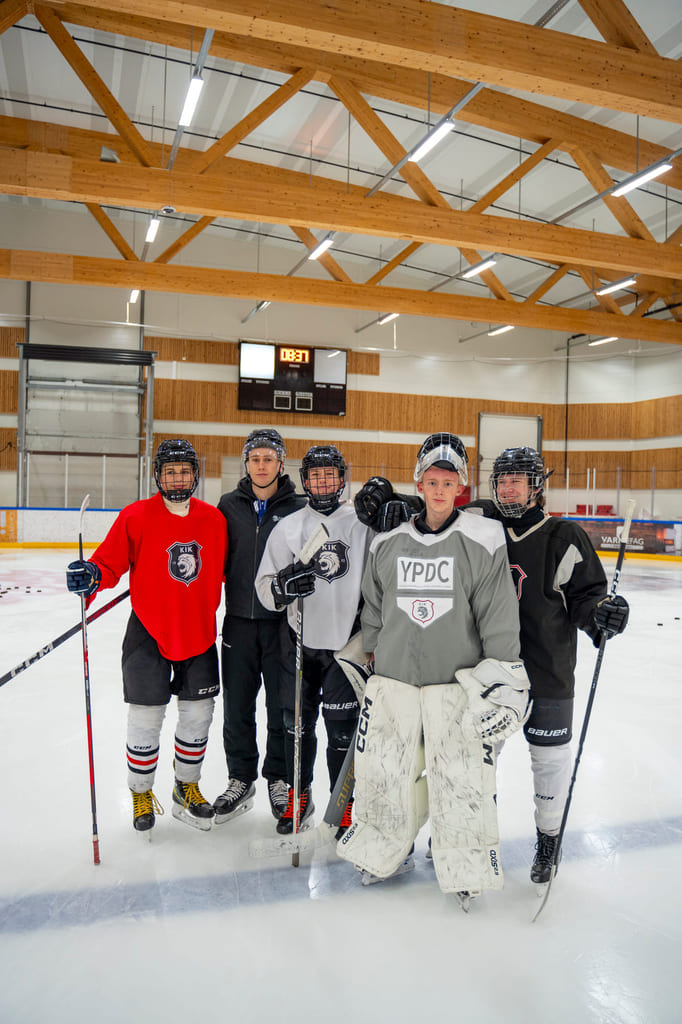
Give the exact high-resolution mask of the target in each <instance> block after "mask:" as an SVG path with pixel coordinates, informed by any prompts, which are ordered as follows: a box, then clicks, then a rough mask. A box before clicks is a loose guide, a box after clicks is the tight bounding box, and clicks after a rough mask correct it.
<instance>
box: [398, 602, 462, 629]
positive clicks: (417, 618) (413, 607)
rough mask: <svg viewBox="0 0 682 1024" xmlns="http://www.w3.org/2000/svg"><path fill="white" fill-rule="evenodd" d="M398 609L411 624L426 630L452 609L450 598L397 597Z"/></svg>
mask: <svg viewBox="0 0 682 1024" xmlns="http://www.w3.org/2000/svg"><path fill="white" fill-rule="evenodd" d="M396 601H397V605H398V607H399V608H400V609H401V611H403V612H405V614H406V615H407V616H408V618H410V619H411V620H412V621H413V622H416V623H418V624H419V625H420V626H421V627H422V629H426V627H427V626H430V625H431V624H432V623H433V622H435V621H436V619H439V618H440V617H441V615H446V614H447V612H449V611H450V609H451V608H452V604H453V602H452V598H451V597H398V598H397V599H396Z"/></svg>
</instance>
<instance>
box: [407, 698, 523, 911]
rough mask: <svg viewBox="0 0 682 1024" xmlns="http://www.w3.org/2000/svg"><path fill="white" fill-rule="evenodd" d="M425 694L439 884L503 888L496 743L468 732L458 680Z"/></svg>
mask: <svg viewBox="0 0 682 1024" xmlns="http://www.w3.org/2000/svg"><path fill="white" fill-rule="evenodd" d="M420 693H421V698H422V722H423V728H424V747H425V755H426V775H427V778H428V781H429V814H430V819H431V820H430V823H429V824H430V828H431V852H432V856H433V865H434V868H435V871H436V877H437V878H438V884H439V886H440V888H441V890H442V892H446V893H449V892H455V893H458V892H480V891H481V890H483V889H501V888H502V885H503V875H502V868H501V865H500V860H499V852H498V849H499V847H498V844H499V836H498V826H497V802H496V788H497V787H496V772H495V753H494V749H493V744H492V743H489V742H487V741H485V740H482V739H481V738H480V736H476V737H475V738H473V739H472V738H466V737H465V736H464V735H463V733H462V729H461V724H460V723H461V719H462V715H463V714H464V712H465V711H466V707H467V698H466V694H465V692H464V691H463V689H462V687H461V686H459V685H458V684H457V683H445V684H442V685H439V686H424V687H422V689H421V691H420Z"/></svg>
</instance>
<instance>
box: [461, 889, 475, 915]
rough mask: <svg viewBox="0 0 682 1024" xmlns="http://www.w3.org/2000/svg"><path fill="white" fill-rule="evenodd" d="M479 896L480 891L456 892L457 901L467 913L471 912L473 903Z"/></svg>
mask: <svg viewBox="0 0 682 1024" xmlns="http://www.w3.org/2000/svg"><path fill="white" fill-rule="evenodd" d="M477 896H480V893H478V892H456V893H455V897H456V899H457V902H458V904H459V906H460V907H461V908H462V910H463V911H464V913H465V914H468V913H469V911H470V910H471V904H472V903H473V901H474V900H475V899H476V897H477Z"/></svg>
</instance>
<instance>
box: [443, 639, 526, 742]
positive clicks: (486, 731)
mask: <svg viewBox="0 0 682 1024" xmlns="http://www.w3.org/2000/svg"><path fill="white" fill-rule="evenodd" d="M455 678H456V679H457V682H458V683H460V684H461V686H462V688H463V689H464V690H465V691H466V695H467V701H468V706H467V708H466V710H465V712H464V714H463V715H462V732H463V733H464V736H465V738H466V739H470V740H471V739H476V738H479V739H484V740H489V741H492V742H494V743H496V742H498V741H499V740H506V739H507V737H508V736H511V735H512V733H515V732H516V730H517V729H520V728H521V726H522V725H523V724H524V723H525V722H526V720H527V719H528V716H529V715H530V709H531V699H530V680H529V679H528V676H527V675H526V670H525V668H524V666H523V662H522V661H497V659H495V658H485V659H484V660H483V661H479V663H478V665H476V666H475V667H474V668H460V669H458V670H457V672H455Z"/></svg>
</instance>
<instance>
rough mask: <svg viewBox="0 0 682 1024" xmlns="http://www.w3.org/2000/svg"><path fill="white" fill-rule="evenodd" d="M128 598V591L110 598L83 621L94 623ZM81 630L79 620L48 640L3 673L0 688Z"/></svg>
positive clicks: (0, 678)
mask: <svg viewBox="0 0 682 1024" xmlns="http://www.w3.org/2000/svg"><path fill="white" fill-rule="evenodd" d="M129 596H130V591H129V590H124V591H123V593H122V594H118V595H117V596H116V597H114V598H112V600H111V601H109V602H108V603H107V604H105V605H102V607H101V608H100V609H98V611H96V612H92V614H91V615H88V617H87V618H86V620H85V621H86V622H87V623H88V624H89V623H91V622H94V621H95V619H98V618H99V617H100V615H104V613H105V612H108V611H110V609H111V608H113V607H114V606H115V605H117V604H119V603H120V602H121V601H124V600H125V599H126V597H129ZM82 628H83V622H82V620H81V621H80V622H77V623H76V625H75V626H71V628H70V629H67V630H66V632H65V633H61V634H60V635H59V636H58V637H55V639H54V640H50V642H49V643H47V644H45V645H44V647H41V648H40V650H38V651H36V652H35V654H32V655H31V656H30V657H29V658H26V659H25V661H22V662H21V664H20V665H17V666H16V667H15V668H13V669H10V671H9V672H5V674H4V676H0V686H4V685H5V683H8V682H9V681H10V679H14V677H15V676H18V675H19V674H20V673H21V672H23V671H24V669H27V668H30V667H31V665H35V663H36V662H37V661H40V659H41V658H44V657H46V656H47V655H48V654H49V653H50V651H54V650H56V649H57V647H61V645H62V644H63V643H66V641H67V640H70V639H71V637H72V636H75V635H76V633H79V632H80V631H81V629H82Z"/></svg>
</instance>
